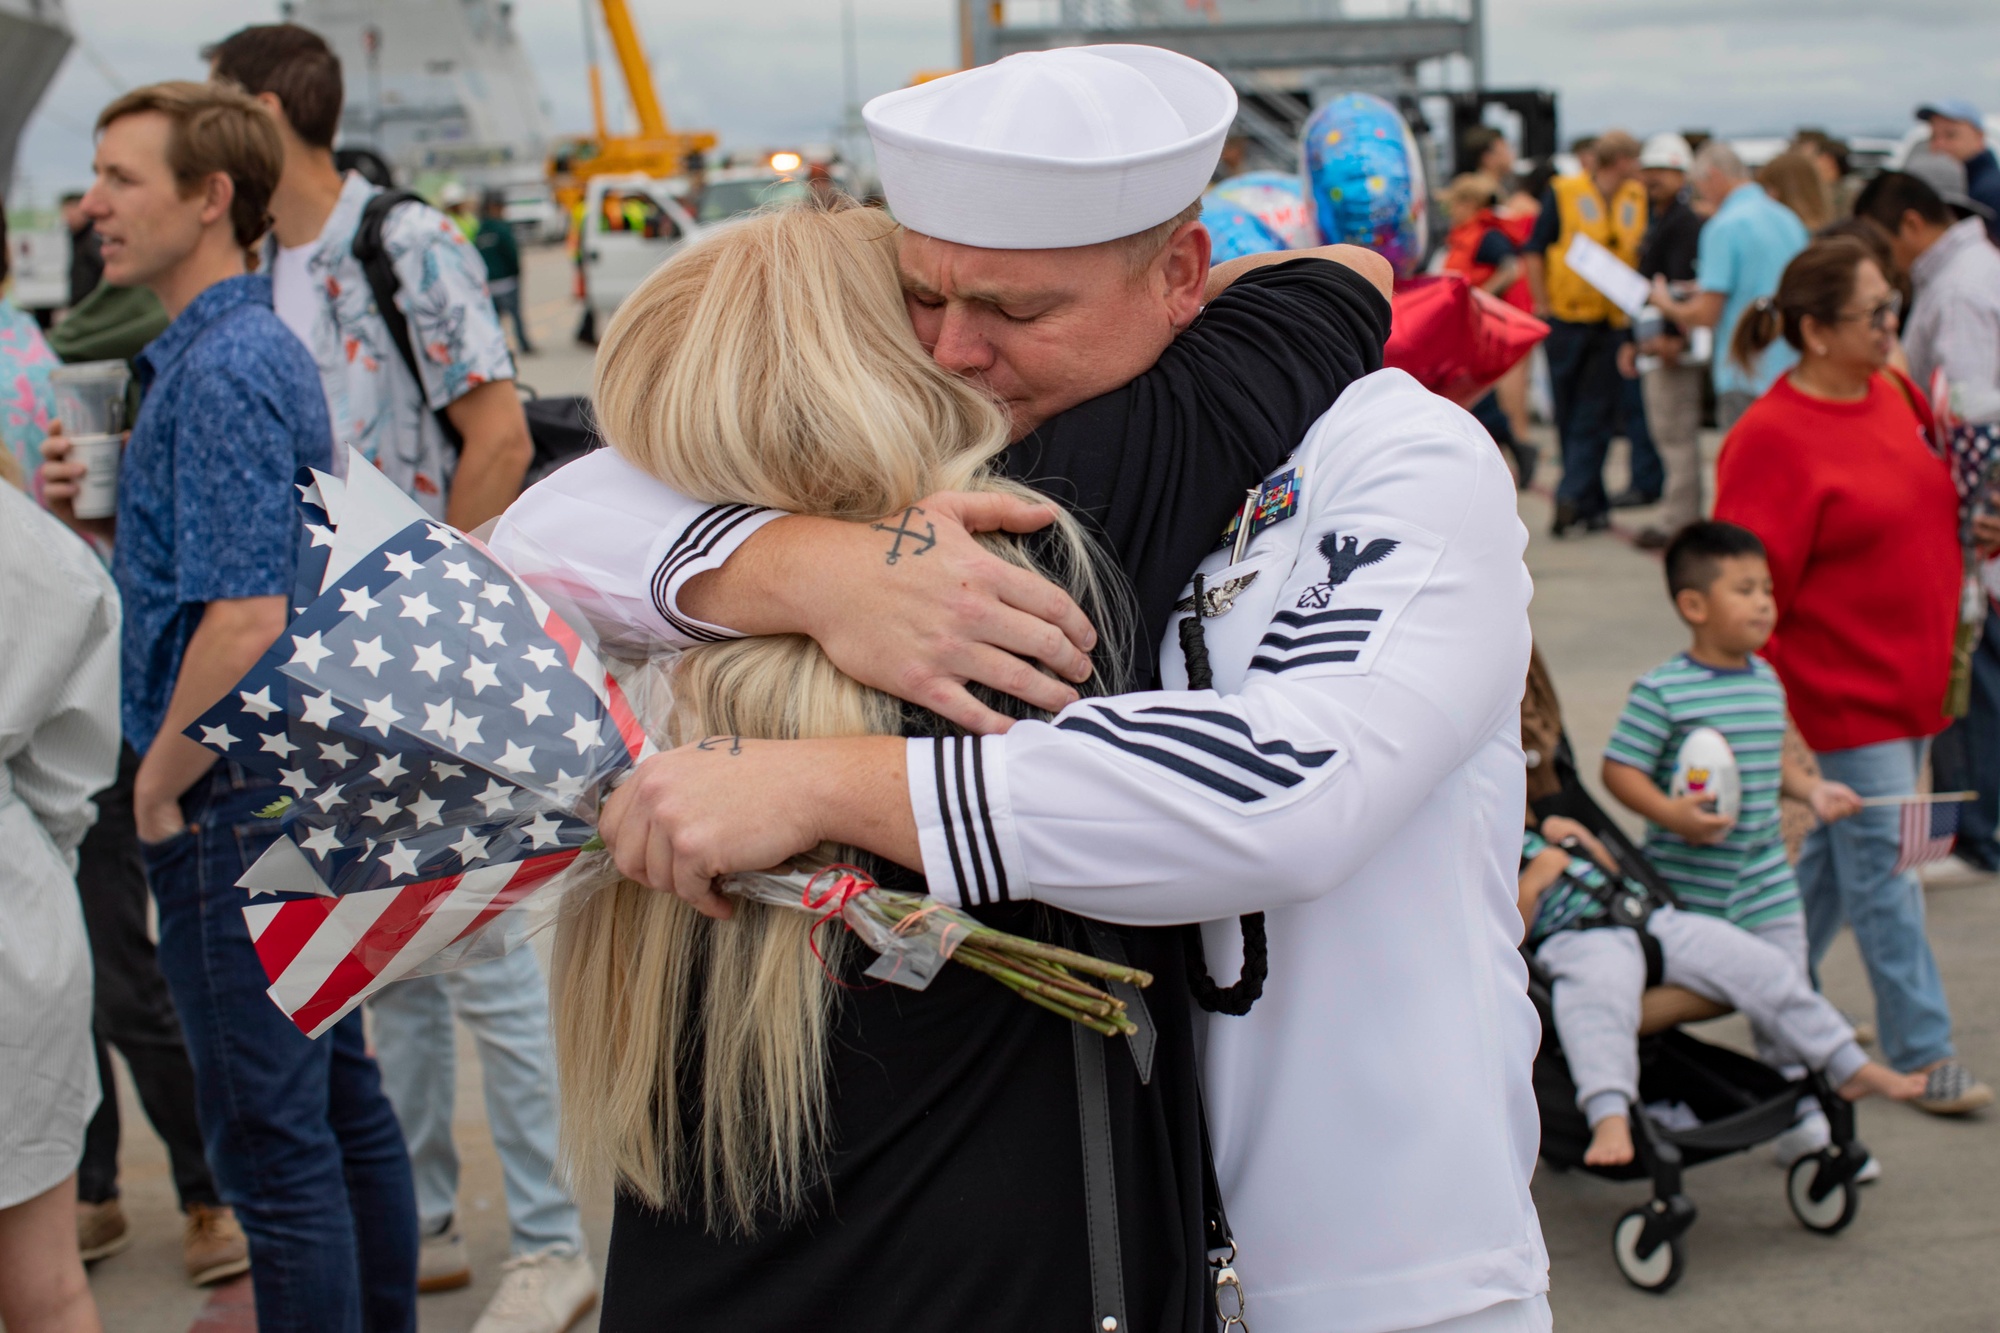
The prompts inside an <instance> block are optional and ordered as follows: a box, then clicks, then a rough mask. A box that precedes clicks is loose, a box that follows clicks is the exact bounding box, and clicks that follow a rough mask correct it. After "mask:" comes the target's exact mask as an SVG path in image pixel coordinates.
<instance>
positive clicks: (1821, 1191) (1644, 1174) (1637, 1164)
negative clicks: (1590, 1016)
mask: <svg viewBox="0 0 2000 1333" xmlns="http://www.w3.org/2000/svg"><path fill="white" fill-rule="evenodd" d="M1554 758H1555V763H1556V765H1557V769H1556V772H1557V776H1558V777H1559V778H1560V779H1561V781H1562V790H1561V791H1560V792H1558V793H1556V794H1555V795H1553V796H1550V797H1547V798H1545V799H1544V800H1542V801H1540V802H1537V804H1536V813H1537V814H1538V815H1541V816H1544V817H1546V816H1548V815H1566V816H1568V817H1569V818H1571V819H1574V820H1576V821H1577V822H1578V823H1580V824H1582V825H1584V826H1585V827H1586V828H1588V829H1590V831H1591V832H1592V833H1594V834H1596V835H1597V837H1598V839H1599V840H1600V841H1601V842H1603V843H1604V845H1605V848H1606V849H1607V850H1608V851H1610V852H1611V854H1612V856H1613V857H1615V858H1616V859H1617V861H1618V862H1619V864H1620V867H1621V868H1622V869H1623V870H1624V871H1625V873H1626V875H1627V876H1629V877H1630V879H1632V880H1634V881H1636V882H1637V883H1639V884H1641V885H1643V886H1644V887H1645V888H1646V889H1647V891H1648V892H1649V893H1650V894H1651V895H1653V897H1654V900H1655V901H1656V902H1662V903H1672V902H1673V901H1674V896H1673V891H1672V890H1671V889H1670V888H1668V886H1667V884H1666V882H1665V881H1664V880H1662V879H1661V878H1660V876H1659V874H1658V872H1656V871H1655V870H1654V869H1653V867H1652V865H1651V864H1650V863H1648V862H1647V860H1646V858H1645V857H1644V856H1643V855H1641V854H1640V852H1639V850H1638V848H1636V847H1634V846H1633V845H1632V842H1631V840H1630V839H1628V838H1627V837H1626V836H1625V835H1624V833H1623V831H1622V830H1620V829H1619V827H1618V825H1617V824H1615V823H1614V822H1613V821H1612V820H1611V819H1610V818H1609V817H1608V816H1607V815H1606V814H1605V813H1604V811H1603V809H1602V808H1601V807H1600V806H1599V805H1598V804H1597V802H1596V801H1595V800H1593V799H1592V798H1591V796H1590V793H1589V792H1588V791H1587V790H1585V788H1584V786H1583V784H1582V782H1581V781H1579V780H1578V777H1577V773H1576V765H1575V762H1574V758H1573V756H1572V755H1571V752H1570V748H1569V741H1568V738H1567V737H1565V738H1564V739H1563V741H1562V744H1561V746H1560V747H1559V749H1558V751H1557V753H1556V755H1555V757H1554ZM1644 942H1645V943H1646V946H1647V949H1646V954H1647V974H1648V975H1647V985H1648V988H1649V989H1648V991H1647V993H1646V1003H1645V1006H1644V1010H1643V1017H1642V1020H1641V1024H1640V1031H1641V1036H1640V1040H1639V1071H1640V1072H1639V1100H1640V1102H1641V1103H1642V1104H1641V1105H1639V1106H1635V1107H1633V1108H1632V1146H1633V1148H1634V1150H1635V1155H1634V1158H1633V1160H1632V1161H1630V1162H1628V1163H1626V1164H1625V1165H1623V1166H1615V1167H1595V1166H1583V1153H1584V1149H1585V1148H1586V1147H1588V1146H1589V1143H1590V1127H1589V1125H1588V1123H1587V1122H1586V1121H1585V1120H1584V1116H1583V1112H1582V1111H1580V1110H1578V1109H1577V1105H1576V1084H1575V1083H1573V1082H1572V1081H1571V1080H1570V1072H1569V1063H1568V1061H1567V1060H1565V1059H1564V1057H1563V1052H1562V1045H1561V1043H1560V1042H1559V1041H1558V1040H1557V1038H1556V1026H1555V1011H1554V1006H1553V995H1552V988H1551V983H1550V978H1549V976H1548V974H1547V973H1546V972H1545V971H1543V970H1542V968H1541V967H1540V966H1539V965H1537V964H1536V962H1535V960H1534V959H1533V958H1532V957H1530V958H1529V959H1528V977H1529V980H1528V994H1529V996H1530V998H1532V999H1533V1000H1534V1003H1535V1008H1536V1009H1537V1010H1538V1011H1539V1012H1540V1014H1541V1016H1542V1047H1541V1050H1540V1052H1539V1053H1538V1054H1537V1055H1536V1057H1535V1101H1536V1103H1537V1105H1538V1106H1539V1108H1540V1111H1541V1121H1542V1154H1541V1155H1542V1159H1543V1160H1544V1161H1546V1162H1547V1163H1548V1164H1549V1165H1550V1166H1553V1167H1555V1168H1556V1169H1557V1170H1558V1171H1567V1170H1569V1169H1571V1168H1573V1167H1582V1168H1583V1169H1584V1170H1586V1171H1590V1172H1592V1173H1594V1174H1596V1175H1599V1176H1603V1177H1605V1178H1607V1179H1611V1180H1637V1179H1647V1180H1650V1181H1652V1183H1653V1197H1652V1199H1651V1200H1650V1201H1649V1202H1647V1203H1644V1204H1641V1205H1640V1206H1639V1207H1636V1208H1633V1209H1631V1210H1630V1211H1628V1212H1626V1213H1625V1214H1623V1215H1622V1216H1620V1217H1619V1219H1618V1221H1617V1222H1616V1223H1615V1224H1614V1225H1613V1227H1612V1229H1611V1253H1612V1257H1613V1259H1615V1260H1616V1261H1617V1264H1618V1271H1619V1272H1620V1273H1622V1274H1624V1275H1625V1280H1626V1281H1627V1282H1630V1283H1631V1284H1632V1285H1633V1286H1635V1287H1638V1288H1639V1289H1640V1290H1642V1291H1650V1292H1655V1293H1658V1292H1664V1291H1666V1290H1667V1289H1668V1288H1670V1287H1672V1286H1673V1285H1674V1283H1675V1282H1677V1281H1679V1280H1680V1276H1681V1272H1682V1270H1683V1269H1684V1267H1685V1266H1686V1256H1685V1254H1684V1252H1683V1249H1682V1246H1681V1237H1682V1236H1683V1235H1685V1234H1686V1232H1687V1229H1688V1228H1689V1227H1691V1226H1693V1225H1694V1220H1695V1216H1696V1212H1695V1206H1694V1203H1693V1202H1692V1201H1691V1200H1690V1199H1689V1198H1688V1197H1687V1195H1685V1194H1683V1193H1682V1192H1681V1172H1682V1170H1683V1168H1685V1167H1690V1166H1699V1165H1700V1164H1701V1163H1703V1162H1709V1161H1713V1160H1715V1159H1716V1158H1718V1157H1726V1156H1728V1155H1730V1154H1731V1153H1738V1152H1743V1151H1745V1150H1747V1149H1750V1148H1754V1147H1756V1146H1757V1145H1758V1144H1760V1143H1766V1142H1769V1141H1770V1140H1771V1139H1774V1138H1776V1137H1777V1136H1778V1135H1779V1134H1782V1133H1784V1132H1785V1131H1786V1130H1787V1129H1790V1128H1791V1127H1792V1125H1793V1124H1794V1123H1796V1121H1797V1119H1798V1102H1799V1099H1800V1098H1801V1097H1802V1096H1805V1095H1807V1094H1810V1095H1812V1096H1813V1097H1815V1098H1817V1099H1818V1101H1819V1104H1820V1106H1821V1108H1822V1109H1823V1110H1824V1111H1825V1112H1826V1118H1827V1123H1828V1125H1829V1126H1830V1127H1831V1129H1832V1141H1831V1142H1830V1143H1829V1144H1828V1145H1827V1146H1826V1147H1825V1148H1822V1149H1820V1150H1819V1151H1818V1152H1815V1153H1809V1154H1807V1155H1806V1156H1804V1157H1801V1158H1799V1159H1798V1161H1796V1162H1794V1163H1793V1164H1792V1166H1791V1169H1790V1171H1789V1172H1788V1173H1787V1174H1786V1177H1785V1197H1786V1200H1787V1201H1788V1202H1789V1203H1790V1204H1791V1206H1792V1213H1793V1214H1794V1215H1795V1216H1796V1217H1797V1218H1798V1219H1799V1221H1800V1222H1801V1223H1802V1224H1804V1225H1805V1227H1806V1228H1807V1229H1808V1230H1811V1231H1816V1232H1819V1233H1821V1234H1823V1235H1832V1234H1833V1233H1835V1232H1837V1231H1840V1230H1841V1229H1842V1228H1844V1227H1846V1226H1847V1224H1848V1223H1850V1222H1852V1221H1853V1220H1854V1213H1855V1209H1856V1207H1857V1206H1858V1205H1859V1203H1860V1190H1859V1188H1858V1187H1857V1186H1856V1184H1855V1180H1854V1177H1855V1173H1856V1172H1858V1171H1860V1170H1861V1168H1862V1167H1863V1166H1864V1165H1865V1164H1866V1163H1867V1161H1868V1150H1867V1149H1866V1148H1864V1147H1863V1146H1862V1145H1861V1143H1860V1142H1859V1141H1858V1140H1857V1139H1856V1138H1855V1137H1854V1107H1853V1105H1852V1104H1851V1103H1850V1102H1848V1101H1847V1100H1846V1099H1845V1098H1843V1097H1841V1096H1840V1095H1839V1094H1838V1093H1837V1092H1835V1091H1834V1089H1833V1087H1832V1086H1831V1085H1830V1084H1828V1082H1827V1081H1826V1079H1825V1077H1824V1076H1822V1075H1821V1074H1818V1073H1808V1074H1807V1075H1806V1076H1805V1077H1803V1078H1799V1079H1789V1078H1786V1077H1785V1076H1784V1075H1783V1074H1781V1073H1779V1072H1778V1071H1777V1070H1775V1069H1773V1068H1771V1067H1770V1066H1769V1065H1766V1064H1764V1063H1762V1062H1760V1061H1757V1060H1753V1059H1751V1058H1749V1057H1748V1056H1744V1055H1739V1054H1738V1053H1736V1052H1735V1051H1731V1050H1726V1049H1724V1048H1723V1047H1720V1046H1716V1045H1713V1044H1712V1043H1709V1042H1705V1041H1702V1040H1700V1039H1698V1038H1696V1037H1693V1036H1691V1035H1689V1034H1688V1033H1686V1032H1683V1031H1681V1030H1680V1029H1679V1028H1678V1027H1677V1026H1675V1024H1678V1023H1681V1022H1688V1021H1693V1020H1696V1019H1702V1018H1712V1017H1718V1016H1720V1015H1721V1014H1722V1013H1724V1012H1726V1011H1725V1010H1723V1009H1721V1008H1719V1007H1718V1006H1716V1005H1714V1004H1712V1003H1709V1002H1707V1001H1704V1000H1702V999H1701V998H1700V997H1699V996H1694V995H1691V994H1690V993H1689V992H1686V991H1678V990H1675V989H1673V988H1670V987H1669V988H1659V982H1660V967H1661V961H1662V960H1661V958H1660V954H1659V949H1658V946H1657V945H1655V944H1653V942H1652V937H1651V936H1644ZM1656 988H1658V989H1656ZM1662 1102H1665V1103H1680V1104H1682V1105H1684V1106H1685V1107H1687V1109H1688V1111H1691V1112H1692V1113H1693V1118H1694V1120H1696V1121H1697V1122H1698V1123H1694V1124H1686V1123H1685V1120H1684V1119H1681V1120H1679V1121H1677V1123H1676V1124H1675V1125H1673V1126H1669V1125H1667V1124H1663V1123H1661V1121H1660V1120H1659V1119H1658V1118H1656V1117H1655V1116H1654V1115H1652V1114H1649V1113H1648V1111H1647V1109H1646V1108H1647V1107H1648V1106H1656V1105H1658V1104H1660V1103H1662Z"/></svg>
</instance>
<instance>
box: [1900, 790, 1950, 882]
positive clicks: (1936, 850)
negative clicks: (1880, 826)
mask: <svg viewBox="0 0 2000 1333" xmlns="http://www.w3.org/2000/svg"><path fill="white" fill-rule="evenodd" d="M1958 807H1959V800H1958V798H1957V794H1956V793H1954V794H1952V795H1951V796H1950V797H1948V798H1947V799H1943V800H1939V799H1936V798H1929V799H1926V798H1923V797H1918V798H1915V799H1912V800H1907V801H1904V802H1903V803H1902V807H1901V811H1902V848H1901V850H1900V851H1899V852H1898V853H1897V855H1896V868H1895V869H1894V870H1891V871H1890V872H1889V873H1890V874H1892V875H1900V874H1902V873H1903V872H1904V871H1905V870H1915V869H1916V868H1917V867H1918V866H1927V865H1929V864H1930V863H1931V862H1933V861H1942V860H1944V858H1945V857H1947V856H1950V855H1951V846H1952V843H1953V842H1954V841H1955V840H1956V839H1957V837H1958Z"/></svg>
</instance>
